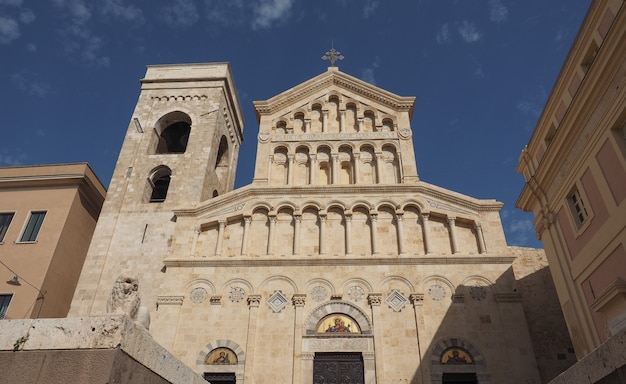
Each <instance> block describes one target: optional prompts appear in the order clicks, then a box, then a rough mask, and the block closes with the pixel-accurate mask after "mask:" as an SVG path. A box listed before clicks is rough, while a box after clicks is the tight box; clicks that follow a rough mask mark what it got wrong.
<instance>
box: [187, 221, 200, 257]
mask: <svg viewBox="0 0 626 384" xmlns="http://www.w3.org/2000/svg"><path fill="white" fill-rule="evenodd" d="M199 236H200V227H196V228H195V229H194V230H193V239H192V241H191V252H190V253H189V257H196V248H197V247H198V237H199Z"/></svg>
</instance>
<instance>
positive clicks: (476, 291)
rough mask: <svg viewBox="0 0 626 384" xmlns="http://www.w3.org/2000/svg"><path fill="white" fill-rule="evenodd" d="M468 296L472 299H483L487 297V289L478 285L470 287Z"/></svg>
mask: <svg viewBox="0 0 626 384" xmlns="http://www.w3.org/2000/svg"><path fill="white" fill-rule="evenodd" d="M470 296H471V297H472V299H474V300H478V301H480V300H483V299H484V298H485V297H487V290H486V289H485V287H481V286H478V285H476V286H473V287H470Z"/></svg>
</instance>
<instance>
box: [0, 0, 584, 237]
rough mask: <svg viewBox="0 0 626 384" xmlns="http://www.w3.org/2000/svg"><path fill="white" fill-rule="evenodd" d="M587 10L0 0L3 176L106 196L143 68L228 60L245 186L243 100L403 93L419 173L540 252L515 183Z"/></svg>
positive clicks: (442, 3)
mask: <svg viewBox="0 0 626 384" xmlns="http://www.w3.org/2000/svg"><path fill="white" fill-rule="evenodd" d="M589 4H590V0H549V1H546V0H511V1H508V0H456V1H451V0H450V1H447V0H421V1H409V0H394V1H383V0H334V1H333V0H320V1H304V0H300V1H298V0H217V1H216V0H168V1H163V0H132V1H131V0H97V1H93V0H92V1H89V0H47V1H42V0H36V1H35V0H0V116H2V120H3V121H2V125H1V127H2V128H1V131H0V132H2V136H1V137H2V139H1V140H0V166H18V165H33V164H54V163H69V162H88V163H89V164H90V165H91V166H92V167H93V168H94V170H95V171H96V173H97V174H98V176H99V177H100V179H101V180H102V182H103V183H104V184H105V185H108V184H109V181H110V178H111V175H112V173H113V168H114V166H115V162H116V160H117V155H118V152H119V149H120V147H121V144H122V141H123V138H124V134H125V131H126V128H127V126H128V123H129V119H130V117H131V114H132V111H133V108H134V106H135V103H136V101H137V97H138V95H139V86H140V85H139V79H141V78H142V77H143V75H144V74H145V66H146V65H150V64H172V63H192V62H214V61H218V62H224V61H228V62H230V63H231V66H232V70H233V75H234V78H235V84H236V85H237V89H238V93H239V97H240V102H241V105H242V108H243V110H244V118H245V122H246V125H245V128H244V136H245V138H246V140H245V141H244V144H243V146H242V148H241V153H240V160H239V167H238V172H237V181H236V186H242V185H246V184H248V183H250V182H251V181H252V176H253V168H254V156H255V151H256V135H257V131H258V126H257V124H256V119H255V115H254V109H253V107H252V102H253V101H254V100H265V99H268V98H270V97H272V96H274V95H276V94H278V93H280V92H282V91H285V90H287V89H289V88H291V87H293V86H294V85H297V84H299V83H301V82H303V81H305V80H307V79H309V78H311V77H313V76H316V75H318V74H320V73H322V72H324V71H326V68H327V67H328V63H327V62H325V61H322V60H321V56H322V55H323V54H324V53H325V52H326V51H328V50H329V49H330V47H331V44H334V47H335V48H336V49H337V50H339V51H341V53H342V54H343V55H344V57H345V59H344V60H343V61H341V62H339V63H338V66H339V69H340V70H341V71H343V72H346V73H348V74H351V75H353V76H355V77H358V78H361V79H363V80H365V81H368V82H370V83H373V84H375V85H377V86H379V87H382V88H384V89H386V90H388V91H391V92H393V93H396V94H398V95H401V96H416V97H417V99H416V104H415V110H414V114H413V120H412V125H411V127H412V129H413V141H414V144H415V153H416V158H417V166H418V173H419V175H420V178H421V179H422V180H424V181H426V182H429V183H432V184H436V185H439V186H441V187H444V188H448V189H451V190H454V191H457V192H460V193H463V194H466V195H469V196H473V197H477V198H489V199H496V200H498V201H502V202H503V203H504V208H503V209H502V211H501V216H502V220H503V225H504V228H505V233H506V235H507V241H508V243H509V244H510V245H523V246H533V247H540V246H541V243H540V242H539V241H537V240H536V238H535V235H534V229H533V226H532V214H528V213H524V212H521V211H519V210H517V209H516V208H515V201H516V200H517V197H518V195H519V193H520V191H521V189H522V186H523V178H522V177H521V176H520V175H518V174H517V173H516V171H515V169H516V166H517V160H518V156H519V153H520V151H521V149H522V148H523V147H524V145H525V144H526V143H527V142H528V140H529V138H530V135H531V133H532V130H533V129H534V127H535V124H536V122H537V119H538V117H539V114H540V113H541V110H542V108H543V105H544V103H545V101H546V99H547V97H548V96H549V94H550V90H551V88H552V86H553V84H554V81H555V79H556V76H557V75H558V73H559V70H560V68H561V65H562V63H563V61H564V59H565V57H566V55H567V52H568V50H569V47H570V45H571V43H572V41H573V39H574V37H575V36H576V33H577V31H578V28H579V26H580V24H581V22H582V19H583V17H584V15H585V13H586V11H587V8H588V7H589Z"/></svg>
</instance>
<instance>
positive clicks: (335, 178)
mask: <svg viewBox="0 0 626 384" xmlns="http://www.w3.org/2000/svg"><path fill="white" fill-rule="evenodd" d="M330 158H331V163H330V169H331V174H332V176H331V177H332V180H331V184H333V185H337V184H339V168H340V167H341V164H339V154H338V153H332V154H331V155H330Z"/></svg>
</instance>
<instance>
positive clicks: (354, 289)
mask: <svg viewBox="0 0 626 384" xmlns="http://www.w3.org/2000/svg"><path fill="white" fill-rule="evenodd" d="M363 296H365V290H364V289H363V288H361V287H359V286H358V285H353V286H351V287H350V289H348V297H349V298H350V299H352V301H360V300H361V299H363Z"/></svg>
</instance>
